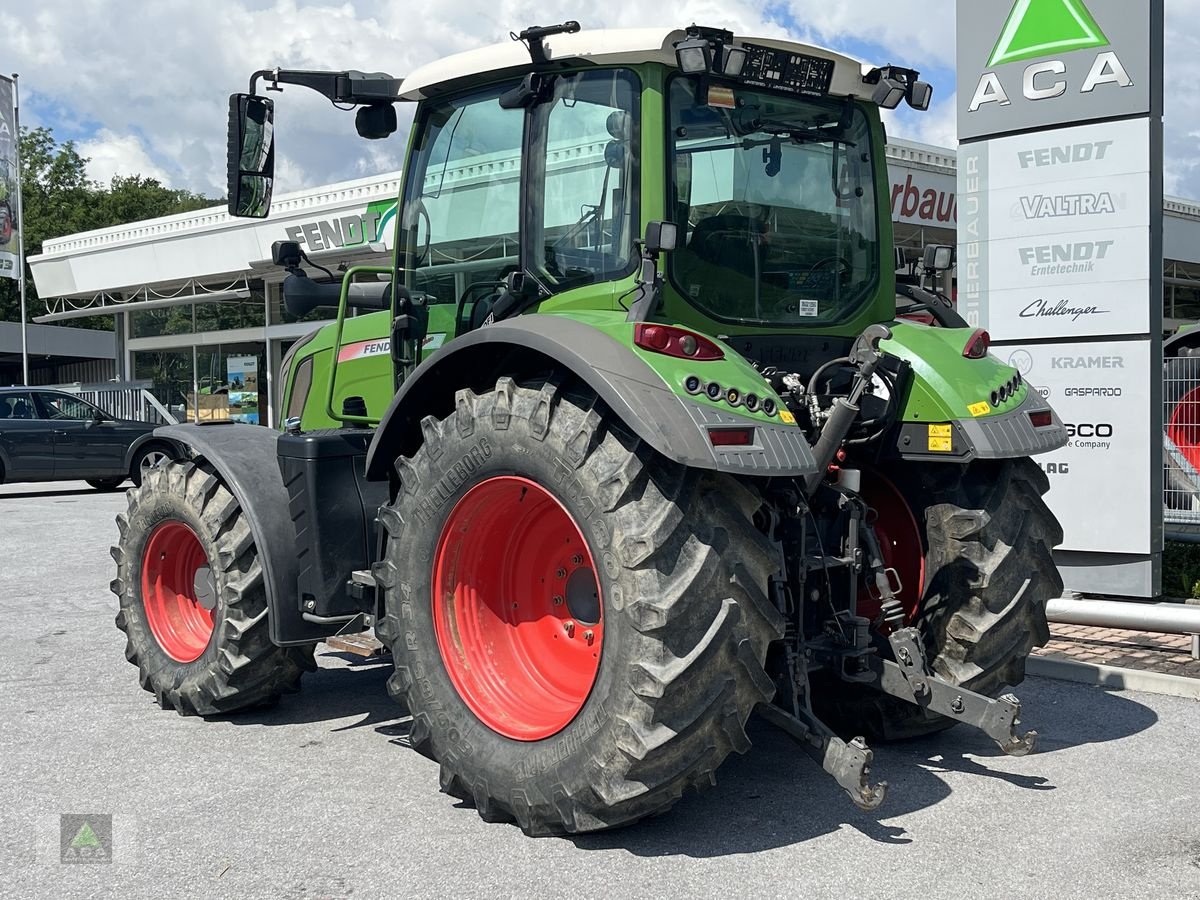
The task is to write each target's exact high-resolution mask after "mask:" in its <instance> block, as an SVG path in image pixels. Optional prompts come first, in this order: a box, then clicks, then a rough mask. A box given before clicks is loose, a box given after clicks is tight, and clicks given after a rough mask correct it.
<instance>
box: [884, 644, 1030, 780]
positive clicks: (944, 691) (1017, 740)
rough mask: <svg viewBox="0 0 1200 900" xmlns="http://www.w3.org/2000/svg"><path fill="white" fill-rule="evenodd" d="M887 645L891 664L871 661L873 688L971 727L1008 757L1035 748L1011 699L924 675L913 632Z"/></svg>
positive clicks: (1018, 706)
mask: <svg viewBox="0 0 1200 900" xmlns="http://www.w3.org/2000/svg"><path fill="white" fill-rule="evenodd" d="M889 640H890V641H891V644H892V652H893V654H894V655H895V657H896V662H892V661H891V660H887V659H880V658H879V657H877V656H876V657H873V658H872V659H871V667H872V669H874V671H875V673H876V674H877V675H878V676H879V688H880V690H882V691H883V692H884V693H886V694H891V695H892V696H893V697H899V698H900V699H902V700H907V701H908V702H910V703H915V704H916V705H917V706H921V707H924V708H926V709H929V710H931V711H932V712H935V713H940V714H941V715H943V716H945V717H946V718H948V719H954V720H955V721H958V722H965V723H966V724H968V725H973V726H975V727H976V728H978V729H979V730H980V731H982V732H983V733H984V734H986V735H987V736H988V737H990V738H991V739H992V740H994V741H995V742H996V744H997V745H998V746H999V747H1000V749H1001V750H1003V751H1004V752H1005V753H1007V754H1008V755H1009V756H1025V755H1026V754H1029V753H1032V752H1033V749H1034V747H1035V746H1036V745H1037V732H1036V731H1028V732H1026V733H1024V734H1021V733H1020V732H1019V731H1018V730H1017V729H1018V726H1019V725H1020V724H1021V701H1020V700H1018V699H1017V698H1016V697H1015V696H1014V695H1013V694H1005V695H1004V696H1003V697H999V698H995V699H994V698H992V697H986V696H984V695H983V694H977V693H975V692H974V691H970V690H967V689H966V688H964V687H961V686H960V685H955V684H951V683H950V682H948V681H945V680H943V679H942V678H940V677H938V676H937V675H935V674H933V673H932V672H930V671H929V666H928V664H927V663H926V661H925V652H924V650H922V648H921V640H920V635H919V633H918V632H917V630H916V629H915V628H901V629H898V630H896V631H893V632H892V634H891V636H890V637H889Z"/></svg>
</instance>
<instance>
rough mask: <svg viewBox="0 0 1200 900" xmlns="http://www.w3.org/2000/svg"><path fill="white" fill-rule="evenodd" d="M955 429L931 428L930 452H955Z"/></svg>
mask: <svg viewBox="0 0 1200 900" xmlns="http://www.w3.org/2000/svg"><path fill="white" fill-rule="evenodd" d="M953 434H954V429H953V426H951V425H930V426H929V450H930V452H931V453H953V452H954V438H953Z"/></svg>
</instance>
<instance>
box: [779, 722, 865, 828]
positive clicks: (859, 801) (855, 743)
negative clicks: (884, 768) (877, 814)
mask: <svg viewBox="0 0 1200 900" xmlns="http://www.w3.org/2000/svg"><path fill="white" fill-rule="evenodd" d="M758 712H759V715H761V716H762V717H763V718H764V719H766V720H767V721H768V722H770V723H771V724H772V725H774V726H775V727H777V728H779V729H780V730H781V731H783V732H784V733H786V734H787V735H788V736H789V737H791V738H792V739H793V740H794V741H796V743H798V744H799V745H800V746H801V747H803V748H804V752H805V753H807V754H808V755H809V756H811V757H812V758H813V759H814V760H815V761H816V762H817V764H818V765H819V766H820V767H821V768H822V769H824V770H825V771H826V772H827V773H829V774H830V775H832V776H833V780H834V781H836V782H837V783H838V784H839V785H841V786H842V788H843V789H844V790H845V791H846V793H847V794H849V795H850V799H851V801H853V803H854V805H855V806H857V807H858V808H859V809H862V810H866V811H867V812H870V811H871V810H874V809H878V808H879V805H880V804H881V803H883V800H884V797H886V796H887V782H886V781H881V782H879V783H878V784H871V783H870V775H871V762H872V760H874V758H875V754H874V753H873V752H872V751H871V750H870V748H868V747H867V742H866V741H865V740H863V739H862V738H861V737H856V738H854V740H852V741H850V743H846V742H845V741H843V740H842V739H841V738H839V737H838V736H837V735H836V734H834V733H833V732H832V731H830V730H829V728H828V726H826V725H825V723H823V722H822V721H821V720H820V719H818V718H817V717H816V716H814V715H812V714H811V713H809V712H808V711H807V710H804V709H800V710H799V711H798V712H797V713H796V715H792V714H791V713H788V712H785V711H784V710H782V709H780V708H779V707H778V706H771V705H770V704H763V705H762V706H760V707H759V708H758Z"/></svg>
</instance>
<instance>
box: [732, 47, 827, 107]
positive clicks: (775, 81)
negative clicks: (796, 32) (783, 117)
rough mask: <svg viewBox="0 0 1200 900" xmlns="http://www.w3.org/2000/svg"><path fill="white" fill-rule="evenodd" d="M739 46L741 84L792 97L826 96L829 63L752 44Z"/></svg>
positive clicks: (824, 60)
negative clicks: (741, 52)
mask: <svg viewBox="0 0 1200 900" xmlns="http://www.w3.org/2000/svg"><path fill="white" fill-rule="evenodd" d="M742 46H743V47H744V48H745V50H746V61H745V63H743V65H742V72H741V77H742V80H743V81H746V82H749V83H750V84H758V85H762V86H764V87H771V88H775V89H777V90H783V91H790V92H791V93H794V94H808V95H810V96H824V95H825V94H828V93H829V86H830V85H831V84H832V83H833V65H834V63H833V60H832V59H821V58H820V57H817V56H807V55H805V54H803V53H793V52H792V51H790V50H779V49H777V48H775V47H760V46H758V45H756V44H743V45H742Z"/></svg>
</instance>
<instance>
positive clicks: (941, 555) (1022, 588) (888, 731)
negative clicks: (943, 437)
mask: <svg viewBox="0 0 1200 900" xmlns="http://www.w3.org/2000/svg"><path fill="white" fill-rule="evenodd" d="M864 477H866V476H864ZM892 478H893V480H894V482H895V483H896V484H897V485H899V486H900V487H901V489H902V491H903V492H904V493H905V495H906V496H907V499H908V503H909V505H910V506H911V507H912V511H913V513H914V515H915V519H916V522H917V523H918V525H919V527H920V528H921V530H922V531H923V542H924V544H925V547H926V552H925V566H924V590H923V592H922V597H921V601H920V605H919V608H918V609H917V610H916V613H915V618H913V620H912V621H911V622H910V624H912V625H914V626H915V627H916V628H917V629H918V630H919V631H920V632H921V635H922V638H923V639H924V644H925V655H926V659H927V661H928V662H929V665H930V667H931V669H932V670H933V671H934V673H936V674H937V675H939V676H941V677H942V678H944V679H945V680H947V681H949V682H951V683H952V684H960V685H963V686H964V687H967V688H970V689H971V690H973V691H977V692H979V693H982V694H988V695H991V696H995V695H997V694H999V693H1000V692H1001V691H1002V690H1003V688H1004V687H1005V686H1008V685H1016V684H1020V683H1021V682H1022V681H1023V680H1024V679H1025V661H1026V660H1027V659H1028V658H1029V654H1030V653H1031V652H1032V651H1033V649H1034V648H1035V647H1040V646H1042V645H1043V644H1045V643H1046V641H1047V640H1049V637H1050V631H1049V627H1048V625H1047V624H1046V601H1047V600H1050V599H1051V598H1053V597H1058V596H1061V595H1062V590H1063V583H1062V578H1061V576H1060V575H1059V574H1058V569H1057V567H1056V566H1055V565H1054V558H1053V555H1052V553H1051V551H1052V549H1053V548H1054V547H1055V545H1057V544H1059V543H1061V541H1062V537H1063V533H1062V527H1061V526H1060V525H1059V524H1058V520H1057V519H1055V517H1054V514H1053V513H1052V512H1050V509H1049V507H1047V506H1046V503H1045V501H1044V500H1043V499H1042V495H1043V494H1045V493H1046V491H1047V490H1049V488H1050V484H1049V481H1048V480H1047V478H1046V475H1045V473H1043V472H1042V470H1041V469H1040V468H1038V466H1037V464H1036V463H1034V462H1033V460H1031V459H1013V460H1000V461H979V462H975V463H972V464H971V465H970V466H965V467H959V466H953V465H948V464H936V463H931V464H928V465H907V466H902V467H901V468H898V469H897V470H895V472H894V473H893V474H892ZM881 652H883V653H885V654H886V655H887V656H888V658H891V654H890V648H888V647H887V646H886V642H882V641H881ZM813 691H814V694H813V701H814V705H815V706H816V708H817V711H818V713H819V715H821V716H822V717H823V718H824V719H825V720H826V721H827V722H829V724H830V725H831V726H833V727H834V728H835V729H836V730H837V731H838V732H839V733H841V734H843V735H855V734H862V735H865V736H868V737H872V738H875V739H879V740H892V739H898V738H907V737H914V736H918V735H922V734H929V733H931V732H935V731H940V730H942V729H945V728H949V727H950V726H952V725H954V724H955V721H954V720H952V719H948V718H946V717H944V716H940V715H937V714H936V713H931V712H928V711H927V710H925V709H924V708H922V707H919V706H915V705H914V704H911V703H908V702H906V701H904V700H900V699H899V698H896V697H891V696H888V695H886V694H883V693H882V692H880V691H877V690H874V689H871V688H864V687H862V686H860V685H854V684H848V683H846V682H844V681H841V680H839V679H835V678H831V677H828V676H825V677H821V678H819V679H815V680H814V687H813Z"/></svg>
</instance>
